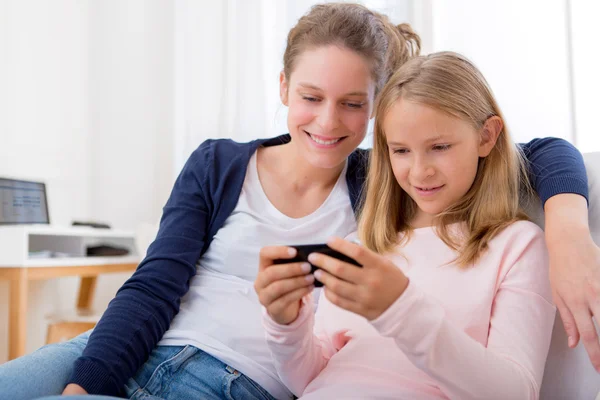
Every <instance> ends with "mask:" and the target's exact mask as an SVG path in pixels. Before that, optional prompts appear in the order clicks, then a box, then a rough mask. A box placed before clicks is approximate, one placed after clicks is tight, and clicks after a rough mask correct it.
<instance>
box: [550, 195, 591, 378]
mask: <svg viewBox="0 0 600 400" xmlns="http://www.w3.org/2000/svg"><path fill="white" fill-rule="evenodd" d="M544 209H545V215H546V242H547V245H548V252H549V255H550V282H551V284H552V294H553V298H554V302H555V303H556V306H557V308H558V311H559V313H560V317H561V319H562V321H563V326H564V328H565V331H566V333H567V336H568V337H569V339H568V341H569V342H568V345H569V347H575V346H576V345H577V343H578V342H579V339H580V338H581V341H582V342H583V345H584V346H585V349H586V351H587V353H588V355H589V358H590V360H591V362H592V364H593V365H594V367H595V368H596V370H597V371H598V372H600V344H599V343H598V334H597V333H596V328H595V327H594V321H593V318H594V317H595V318H596V322H598V323H599V324H600V248H598V246H596V244H595V243H594V241H593V240H592V238H591V236H590V229H589V226H588V210H587V203H586V201H585V198H583V197H582V196H579V195H575V194H560V195H557V196H554V197H551V198H550V199H549V200H548V201H546V204H545V205H544Z"/></svg>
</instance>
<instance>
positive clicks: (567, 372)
mask: <svg viewBox="0 0 600 400" xmlns="http://www.w3.org/2000/svg"><path fill="white" fill-rule="evenodd" d="M584 160H585V166H586V169H587V173H588V180H589V190H590V210H589V211H590V229H591V231H592V237H593V238H594V241H595V242H596V244H599V245H600V152H599V153H587V154H584ZM540 225H543V224H540ZM565 240H568V238H565ZM599 392H600V374H599V373H597V372H596V371H595V370H594V368H593V367H592V364H591V363H590V361H589V359H588V356H587V353H586V351H585V348H584V347H583V345H582V344H581V343H579V345H578V346H577V347H576V348H575V349H573V350H571V349H569V348H568V346H567V336H566V334H565V332H564V330H563V327H562V322H561V320H560V316H559V315H558V312H557V314H556V321H555V322H554V331H553V332H552V343H551V344H550V353H549V354H548V360H547V362H546V371H545V373H544V380H543V382H542V391H541V396H540V398H541V400H594V399H596V396H599V397H598V400H600V393H599Z"/></svg>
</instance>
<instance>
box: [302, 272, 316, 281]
mask: <svg viewBox="0 0 600 400" xmlns="http://www.w3.org/2000/svg"><path fill="white" fill-rule="evenodd" d="M304 279H306V282H309V283H313V282H314V281H315V277H314V275H310V274H309V275H306V276H305V277H304Z"/></svg>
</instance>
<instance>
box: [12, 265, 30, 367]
mask: <svg viewBox="0 0 600 400" xmlns="http://www.w3.org/2000/svg"><path fill="white" fill-rule="evenodd" d="M28 287H29V282H28V281H27V269H26V268H18V271H15V275H14V276H13V278H12V279H11V280H10V289H9V290H10V310H9V318H8V321H9V322H8V359H9V360H12V359H14V358H17V357H20V356H22V355H24V354H25V340H26V338H27V292H28Z"/></svg>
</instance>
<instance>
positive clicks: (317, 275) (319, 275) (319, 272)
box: [313, 269, 323, 279]
mask: <svg viewBox="0 0 600 400" xmlns="http://www.w3.org/2000/svg"><path fill="white" fill-rule="evenodd" d="M313 275H314V276H315V278H317V279H319V278H321V276H322V275H323V272H321V270H320V269H318V270H316V271H315V273H314V274H313Z"/></svg>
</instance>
